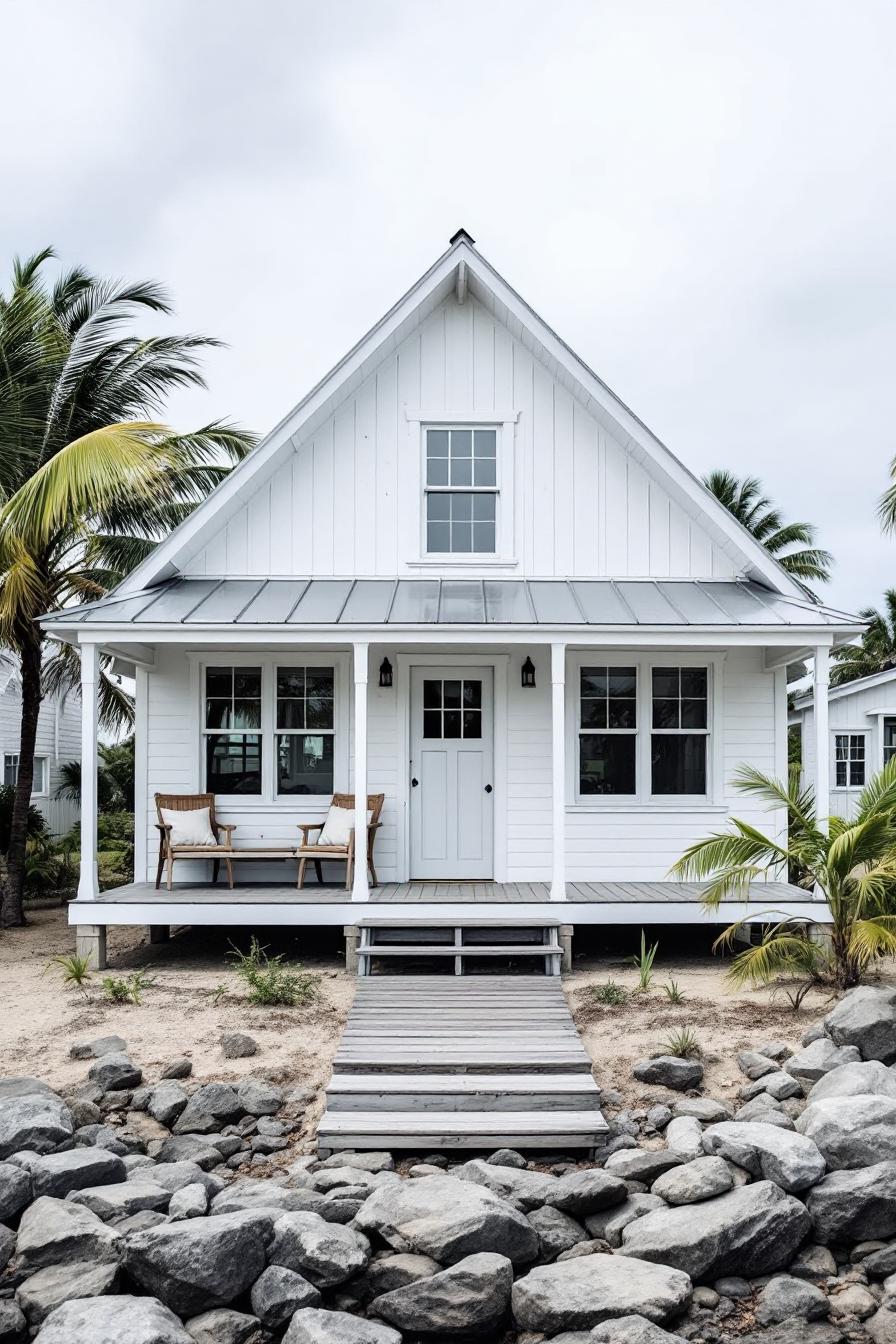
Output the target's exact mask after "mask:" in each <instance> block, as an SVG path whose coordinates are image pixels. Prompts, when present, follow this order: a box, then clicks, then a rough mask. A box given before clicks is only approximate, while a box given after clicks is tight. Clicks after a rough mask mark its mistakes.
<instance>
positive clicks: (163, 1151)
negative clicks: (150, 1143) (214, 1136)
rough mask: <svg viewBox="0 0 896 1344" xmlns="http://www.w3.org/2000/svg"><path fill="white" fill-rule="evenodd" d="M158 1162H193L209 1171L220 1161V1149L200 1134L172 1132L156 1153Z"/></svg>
mask: <svg viewBox="0 0 896 1344" xmlns="http://www.w3.org/2000/svg"><path fill="white" fill-rule="evenodd" d="M155 1156H156V1158H157V1160H158V1161H159V1162H165V1163H173V1162H193V1163H195V1164H196V1166H197V1167H201V1168H202V1170H203V1171H210V1170H211V1169H212V1167H216V1166H217V1165H218V1163H219V1162H220V1161H221V1153H220V1150H219V1149H218V1148H216V1147H214V1145H213V1144H212V1143H211V1142H210V1141H209V1140H208V1139H207V1138H205V1137H204V1135H202V1134H172V1135H171V1138H170V1139H165V1141H164V1142H163V1143H162V1144H161V1145H160V1147H159V1151H158V1152H157V1153H156V1155H155Z"/></svg>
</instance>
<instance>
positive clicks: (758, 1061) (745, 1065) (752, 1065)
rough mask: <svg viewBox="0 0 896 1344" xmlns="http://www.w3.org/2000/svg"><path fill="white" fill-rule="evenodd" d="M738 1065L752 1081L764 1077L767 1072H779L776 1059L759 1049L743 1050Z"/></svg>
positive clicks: (738, 1058)
mask: <svg viewBox="0 0 896 1344" xmlns="http://www.w3.org/2000/svg"><path fill="white" fill-rule="evenodd" d="M737 1067H738V1068H739V1069H740V1071H741V1073H743V1074H745V1075H746V1077H747V1078H749V1079H750V1080H751V1081H752V1082H755V1081H756V1079H757V1078H764V1077H765V1075H766V1074H767V1073H777V1072H778V1065H777V1064H776V1063H775V1061H774V1060H773V1059H770V1058H769V1057H768V1055H763V1054H761V1053H760V1052H759V1051H758V1050H741V1052H740V1054H739V1055H738V1057H737Z"/></svg>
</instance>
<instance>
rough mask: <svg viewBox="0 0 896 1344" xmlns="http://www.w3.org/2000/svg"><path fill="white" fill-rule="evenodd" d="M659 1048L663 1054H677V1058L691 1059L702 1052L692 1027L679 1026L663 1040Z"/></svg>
mask: <svg viewBox="0 0 896 1344" xmlns="http://www.w3.org/2000/svg"><path fill="white" fill-rule="evenodd" d="M661 1049H662V1053H663V1054H664V1055H677V1056H678V1058H679V1059H691V1058H692V1057H693V1056H694V1055H699V1054H701V1053H702V1052H701V1049H700V1042H699V1041H698V1040H697V1033H696V1032H695V1031H694V1028H693V1027H681V1028H680V1030H678V1031H673V1032H672V1034H671V1035H670V1036H667V1037H666V1039H665V1040H664V1041H663V1044H662V1047H661Z"/></svg>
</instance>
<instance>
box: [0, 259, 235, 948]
mask: <svg viewBox="0 0 896 1344" xmlns="http://www.w3.org/2000/svg"><path fill="white" fill-rule="evenodd" d="M52 255H53V253H52V251H51V250H50V249H49V248H48V249H45V250H44V251H43V252H40V253H38V254H37V255H36V256H33V257H31V258H29V259H28V260H26V261H24V262H22V261H18V260H17V261H16V262H15V263H14V265H13V272H12V280H11V284H10V286H9V289H8V291H7V292H6V293H3V292H2V291H0V641H2V643H3V644H5V645H6V647H7V648H9V649H11V650H12V651H13V652H14V653H15V655H16V656H17V658H18V661H19V666H20V676H21V687H22V729H21V742H20V748H19V773H18V783H17V786H16V796H15V801H14V804H13V815H12V824H11V829H10V840H9V848H8V851H7V869H8V880H7V882H6V883H5V884H4V887H3V890H2V892H0V923H2V924H3V925H4V926H10V925H15V924H21V923H23V922H24V915H23V905H22V896H23V888H24V879H25V862H26V820H27V814H28V805H29V799H30V796H31V787H32V781H33V774H34V744H35V735H36V731H37V716H38V711H39V709H40V702H41V695H42V663H43V652H44V650H43V645H44V635H43V632H42V631H41V629H40V627H39V626H38V625H37V623H36V618H37V617H38V616H39V615H40V614H41V613H43V612H45V611H49V610H52V609H53V608H55V607H60V606H65V605H68V604H70V603H72V602H83V601H90V600H93V599H95V598H98V597H101V596H102V595H103V594H104V593H106V592H107V591H108V590H109V589H110V588H111V587H113V586H114V585H115V584H116V583H118V582H119V581H120V579H121V578H122V577H123V576H124V575H125V574H126V573H128V572H129V571H130V570H131V569H132V568H133V567H134V566H135V565H136V564H137V563H139V561H140V560H142V559H143V558H144V557H145V556H146V555H148V554H149V553H150V551H151V550H152V549H153V547H154V546H155V545H156V544H157V542H158V540H159V539H160V538H161V537H163V536H164V535H166V534H167V533H168V532H169V531H170V530H171V528H172V527H173V526H175V525H176V524H177V523H178V522H180V521H181V519H183V518H184V517H185V516H186V515H187V514H188V513H189V512H190V510H191V509H193V508H194V507H195V505H196V504H197V503H198V502H199V501H200V500H201V499H202V498H204V496H205V495H206V494H208V492H209V491H210V490H211V489H213V488H214V486H215V485H217V484H218V482H219V481H220V480H221V479H222V478H223V476H224V475H226V473H227V472H228V471H229V470H230V467H231V465H232V464H233V463H234V462H235V461H237V460H238V459H239V458H241V457H242V456H243V455H244V454H245V453H246V452H247V451H248V449H249V448H250V447H251V443H252V439H251V436H249V435H247V434H246V433H244V432H243V431H241V430H239V429H236V428H234V427H233V426H231V425H227V424H224V423H222V422H218V421H216V422H214V423H212V424H209V425H206V426H204V427H203V428H202V429H199V430H196V431H194V432H193V433H188V434H175V433H173V432H172V431H171V430H170V429H168V428H167V426H166V425H164V424H163V423H161V422H160V421H159V419H158V417H159V415H160V413H161V411H162V409H163V407H164V404H165V401H166V399H167V397H168V395H169V394H170V393H171V392H172V391H173V390H175V389H177V388H182V387H189V386H193V387H204V386H205V382H204V379H203V376H202V372H201V370H200V367H199V356H200V354H201V353H202V352H204V351H205V350H207V349H209V348H210V347H211V346H214V345H215V344H216V342H215V341H213V340H210V339H209V338H208V337H205V336H154V337H148V338H140V337H138V336H136V335H135V334H134V333H133V332H132V331H131V330H130V324H131V323H132V321H133V319H134V318H135V317H137V316H139V315H140V314H143V313H168V312H170V306H169V303H168V300H167V298H166V296H165V294H164V292H163V290H162V289H161V288H160V287H159V286H158V285H157V284H155V283H154V282H143V283H138V284H132V285H128V284H120V283H114V282H111V281H105V280H100V279H97V278H96V277H94V276H92V275H89V274H88V273H87V272H86V271H84V270H82V269H80V268H75V269H73V270H70V271H68V272H65V273H64V274H62V275H61V276H60V277H59V278H58V279H57V281H56V283H55V284H53V285H52V286H51V285H48V284H47V283H46V281H45V279H44V275H45V267H46V263H47V262H48V260H49V259H50V258H51V257H52ZM46 674H47V677H48V680H49V682H50V684H51V685H53V686H54V687H59V686H65V685H72V684H74V683H76V682H77V680H78V660H77V654H76V653H75V652H74V651H73V650H72V649H70V648H68V647H66V646H60V651H59V652H58V653H57V654H56V655H55V657H54V658H52V659H50V660H48V664H47V668H46ZM101 711H102V713H103V717H104V720H105V722H107V723H112V724H120V723H121V722H122V721H123V720H125V719H126V718H127V717H128V712H129V710H128V702H127V697H126V696H125V695H124V693H123V692H122V690H121V688H120V686H118V685H117V684H116V683H114V682H113V681H112V680H111V679H110V678H108V677H106V678H105V679H104V681H103V684H102V688H101Z"/></svg>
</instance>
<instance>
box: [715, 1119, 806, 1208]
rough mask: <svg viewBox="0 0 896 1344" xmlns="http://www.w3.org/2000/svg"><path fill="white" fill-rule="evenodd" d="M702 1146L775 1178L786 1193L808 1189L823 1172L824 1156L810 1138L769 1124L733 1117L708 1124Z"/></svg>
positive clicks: (754, 1170) (738, 1164) (741, 1165)
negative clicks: (744, 1122)
mask: <svg viewBox="0 0 896 1344" xmlns="http://www.w3.org/2000/svg"><path fill="white" fill-rule="evenodd" d="M703 1147H704V1149H705V1150H706V1152H707V1153H713V1154H716V1155H717V1156H719V1157H725V1158H727V1159H728V1161H729V1162H734V1163H736V1164H737V1166H739V1167H743V1168H744V1170H745V1171H749V1172H750V1174H751V1175H752V1176H761V1177H763V1178H764V1179H765V1180H767V1181H774V1182H775V1184H776V1185H779V1186H780V1187H781V1189H782V1190H786V1191H787V1192H788V1193H789V1194H794V1193H796V1192H797V1191H799V1190H808V1188H809V1186H811V1185H814V1184H815V1182H816V1181H820V1180H821V1178H822V1176H823V1175H824V1173H825V1160H824V1158H823V1157H822V1155H821V1153H820V1152H819V1151H818V1148H817V1147H816V1145H815V1144H814V1143H813V1142H812V1140H811V1139H807V1138H806V1137H805V1136H804V1135H803V1134H793V1133H788V1131H787V1130H782V1129H776V1128H774V1127H773V1126H771V1125H762V1124H749V1123H747V1124H743V1123H740V1122H738V1121H733V1120H729V1121H726V1122H724V1123H723V1124H721V1125H710V1127H709V1129H707V1130H706V1132H705V1133H704V1135H703Z"/></svg>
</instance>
